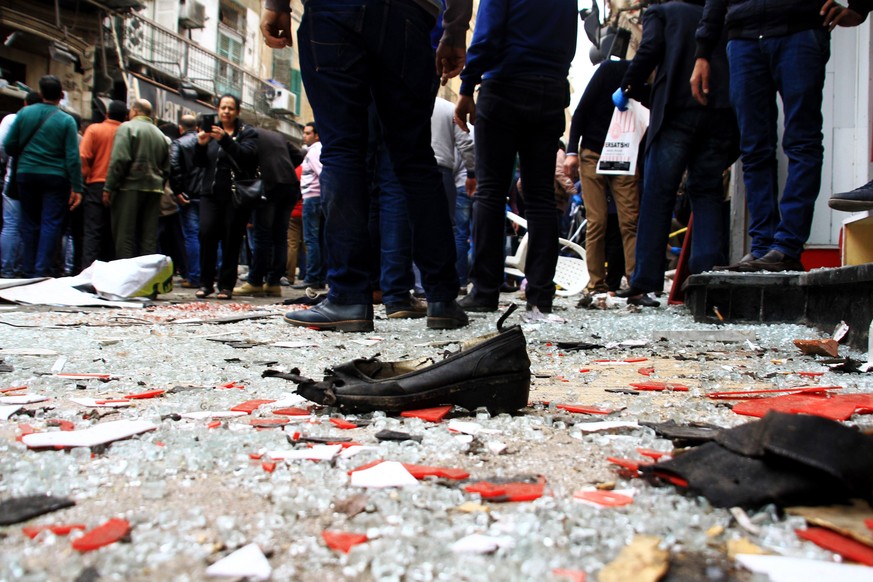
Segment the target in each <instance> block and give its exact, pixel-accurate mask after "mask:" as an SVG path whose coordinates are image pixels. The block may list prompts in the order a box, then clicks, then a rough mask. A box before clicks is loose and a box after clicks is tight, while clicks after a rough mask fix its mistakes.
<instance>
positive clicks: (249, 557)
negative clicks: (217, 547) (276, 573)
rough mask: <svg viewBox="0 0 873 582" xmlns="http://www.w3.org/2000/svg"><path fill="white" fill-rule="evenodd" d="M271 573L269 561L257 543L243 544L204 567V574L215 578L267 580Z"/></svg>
mask: <svg viewBox="0 0 873 582" xmlns="http://www.w3.org/2000/svg"><path fill="white" fill-rule="evenodd" d="M272 573H273V568H272V567H271V566H270V562H269V561H267V557H266V556H264V553H263V552H262V551H261V548H259V547H258V545H257V544H249V545H247V546H244V547H242V548H240V549H238V550H237V551H235V552H234V553H232V554H230V555H229V556H226V557H224V558H222V559H220V560H218V561H217V562H215V563H214V564H212V565H211V566H209V567H208V568H206V575H207V576H214V577H216V578H247V579H249V580H269V579H270V575H271V574H272Z"/></svg>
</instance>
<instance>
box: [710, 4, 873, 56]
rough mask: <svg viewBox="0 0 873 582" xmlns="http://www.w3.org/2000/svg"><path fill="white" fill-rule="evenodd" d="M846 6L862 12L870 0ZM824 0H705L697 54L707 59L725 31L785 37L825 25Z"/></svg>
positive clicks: (743, 36)
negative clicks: (822, 9)
mask: <svg viewBox="0 0 873 582" xmlns="http://www.w3.org/2000/svg"><path fill="white" fill-rule="evenodd" d="M848 4H849V7H850V8H852V9H853V10H855V11H857V12H859V13H860V14H862V15H865V16H866V14H867V13H868V12H869V11H870V5H871V2H870V1H869V0H849V3H848ZM823 5H824V0H706V6H705V7H704V9H703V18H702V19H701V21H700V26H699V27H698V28H697V37H696V38H697V57H699V58H704V59H708V58H709V56H710V54H712V50H713V48H714V47H715V46H716V45H717V44H718V41H719V39H721V35H722V31H723V30H726V31H727V35H728V38H729V39H756V38H768V37H775V36H785V35H787V34H793V33H795V32H800V31H803V30H811V29H814V28H823V27H824V17H822V16H821V14H820V12H821V7H822V6H823Z"/></svg>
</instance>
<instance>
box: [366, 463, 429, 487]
mask: <svg viewBox="0 0 873 582" xmlns="http://www.w3.org/2000/svg"><path fill="white" fill-rule="evenodd" d="M351 485H352V487H372V488H377V489H382V488H385V487H413V486H417V485H418V480H417V479H416V478H415V477H413V476H412V474H411V473H410V472H409V471H407V470H406V467H404V466H403V465H402V464H400V463H398V462H396V461H385V462H383V463H379V464H378V465H375V466H373V467H370V468H369V469H362V470H360V471H355V472H353V473H352V478H351Z"/></svg>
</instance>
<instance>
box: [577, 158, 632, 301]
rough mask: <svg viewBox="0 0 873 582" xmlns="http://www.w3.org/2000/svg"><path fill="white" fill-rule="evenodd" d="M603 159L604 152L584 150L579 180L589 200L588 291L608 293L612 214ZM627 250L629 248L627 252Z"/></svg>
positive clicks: (587, 243) (587, 233) (587, 235)
mask: <svg viewBox="0 0 873 582" xmlns="http://www.w3.org/2000/svg"><path fill="white" fill-rule="evenodd" d="M599 159H600V154H598V153H597V152H595V151H592V150H589V149H585V150H582V152H581V154H580V155H579V180H580V182H581V184H582V200H583V201H584V203H585V219H586V220H587V221H588V225H587V226H586V228H585V263H586V265H587V267H588V278H589V279H588V287H587V289H586V291H588V292H589V293H605V292H606V291H608V290H609V288H608V287H607V285H606V220H607V217H608V215H609V205H608V204H607V201H606V188H607V178H606V176H603V175H601V174H598V173H597V161H598V160H599ZM616 204H617V203H616ZM630 252H631V253H633V251H630ZM627 253H628V251H627V250H626V249H625V256H627ZM627 268H628V266H627V265H625V269H627Z"/></svg>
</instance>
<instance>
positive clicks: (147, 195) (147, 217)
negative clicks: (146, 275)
mask: <svg viewBox="0 0 873 582" xmlns="http://www.w3.org/2000/svg"><path fill="white" fill-rule="evenodd" d="M133 194H135V195H136V197H137V202H138V203H137V218H138V221H137V222H138V223H139V230H140V232H139V256H144V255H153V254H155V253H156V252H157V251H158V220H159V219H160V217H161V194H160V193H159V192H135V193H133Z"/></svg>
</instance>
